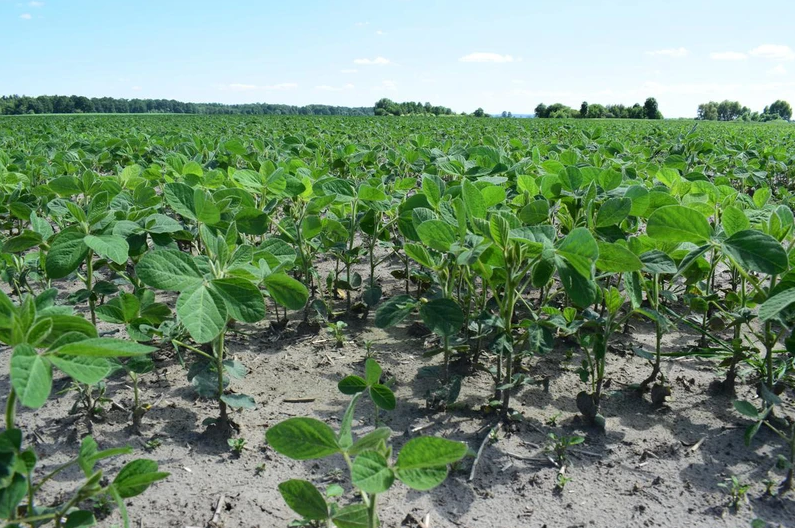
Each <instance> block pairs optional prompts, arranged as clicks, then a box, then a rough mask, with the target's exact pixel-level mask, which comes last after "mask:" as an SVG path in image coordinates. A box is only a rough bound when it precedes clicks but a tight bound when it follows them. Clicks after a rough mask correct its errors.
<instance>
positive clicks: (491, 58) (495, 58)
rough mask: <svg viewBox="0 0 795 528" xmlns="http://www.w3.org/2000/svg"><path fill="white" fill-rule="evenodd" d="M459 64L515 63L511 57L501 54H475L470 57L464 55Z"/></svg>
mask: <svg viewBox="0 0 795 528" xmlns="http://www.w3.org/2000/svg"><path fill="white" fill-rule="evenodd" d="M458 61H459V62H498V63H502V62H513V57H511V56H510V55H500V54H499V53H487V52H482V51H479V52H475V53H470V54H469V55H464V56H463V57H461V58H460V59H458Z"/></svg>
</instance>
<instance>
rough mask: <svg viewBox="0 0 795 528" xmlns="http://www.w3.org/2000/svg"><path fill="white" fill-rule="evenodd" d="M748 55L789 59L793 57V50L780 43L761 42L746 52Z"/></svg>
mask: <svg viewBox="0 0 795 528" xmlns="http://www.w3.org/2000/svg"><path fill="white" fill-rule="evenodd" d="M748 54H749V55H752V56H754V57H760V58H762V59H770V60H778V61H790V60H793V59H795V51H793V50H792V48H790V47H789V46H784V45H782V44H762V45H761V46H757V47H756V48H754V49H752V50H751V51H749V52H748Z"/></svg>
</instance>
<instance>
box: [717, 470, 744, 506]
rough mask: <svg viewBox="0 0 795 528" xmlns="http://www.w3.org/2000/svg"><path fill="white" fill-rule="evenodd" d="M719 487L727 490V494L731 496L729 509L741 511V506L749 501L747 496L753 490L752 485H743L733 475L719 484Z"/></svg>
mask: <svg viewBox="0 0 795 528" xmlns="http://www.w3.org/2000/svg"><path fill="white" fill-rule="evenodd" d="M718 487H720V488H723V489H724V490H726V493H728V494H729V507H730V508H734V509H735V510H737V511H740V506H741V505H742V503H743V502H745V501H746V500H747V499H746V494H747V493H748V490H749V489H750V488H751V485H750V484H741V483H740V480H739V479H738V478H737V477H735V476H733V475H732V476H731V477H730V478H727V479H725V480H724V481H723V482H719V483H718Z"/></svg>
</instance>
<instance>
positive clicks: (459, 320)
mask: <svg viewBox="0 0 795 528" xmlns="http://www.w3.org/2000/svg"><path fill="white" fill-rule="evenodd" d="M420 317H422V320H423V322H424V323H425V325H426V326H427V327H428V329H430V331H431V332H433V333H434V334H436V335H438V336H441V337H450V336H452V335H455V334H457V333H458V331H459V330H461V326H462V325H463V324H464V312H463V311H462V310H461V307H459V306H458V304H457V303H456V302H455V301H453V300H452V299H434V300H432V301H428V302H427V303H425V304H423V305H422V306H421V307H420Z"/></svg>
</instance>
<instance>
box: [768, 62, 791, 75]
mask: <svg viewBox="0 0 795 528" xmlns="http://www.w3.org/2000/svg"><path fill="white" fill-rule="evenodd" d="M767 73H769V74H770V75H786V73H787V69H786V68H785V67H784V65H783V64H777V65H776V66H774V67H773V68H770V69H769V70H767Z"/></svg>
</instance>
